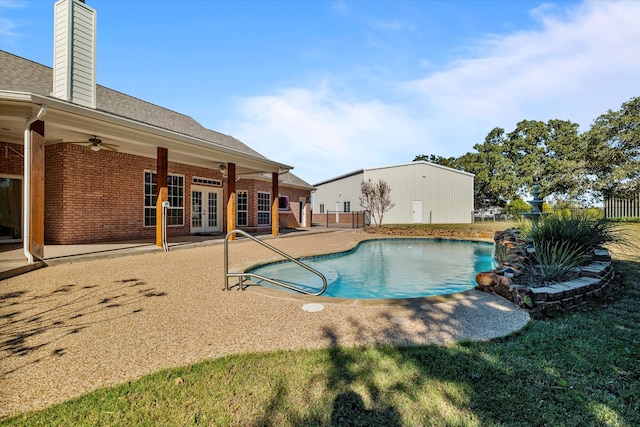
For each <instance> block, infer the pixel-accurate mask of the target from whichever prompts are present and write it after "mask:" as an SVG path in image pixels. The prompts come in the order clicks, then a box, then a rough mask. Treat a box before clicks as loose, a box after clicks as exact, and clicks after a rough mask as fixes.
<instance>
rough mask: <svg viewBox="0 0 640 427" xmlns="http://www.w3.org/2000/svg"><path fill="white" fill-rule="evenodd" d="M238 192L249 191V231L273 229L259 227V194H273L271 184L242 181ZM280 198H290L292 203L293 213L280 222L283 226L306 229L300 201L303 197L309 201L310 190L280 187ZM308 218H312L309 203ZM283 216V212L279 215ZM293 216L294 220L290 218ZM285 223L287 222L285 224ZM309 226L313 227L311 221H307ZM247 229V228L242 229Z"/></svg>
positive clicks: (239, 183) (268, 226) (237, 185)
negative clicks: (301, 214)
mask: <svg viewBox="0 0 640 427" xmlns="http://www.w3.org/2000/svg"><path fill="white" fill-rule="evenodd" d="M236 190H238V191H247V198H248V209H249V212H248V226H247V227H246V228H247V229H251V230H262V229H267V228H271V225H266V226H260V227H258V193H259V192H261V193H269V194H271V182H266V181H255V180H247V179H241V180H240V181H238V182H237V183H236ZM278 193H279V194H278V197H280V196H288V197H289V202H290V209H291V212H290V213H288V214H286V215H284V216H285V217H287V218H283V219H282V220H281V221H280V224H281V225H282V226H286V227H290V228H293V227H294V226H295V227H301V226H302V227H304V226H305V225H301V224H300V202H299V199H300V198H301V197H305V198H306V199H307V200H308V199H309V197H310V195H311V193H310V191H309V190H301V189H296V188H288V187H283V186H279V187H278ZM271 200H272V201H273V194H271ZM307 209H309V210H308V211H307V218H310V216H311V215H310V212H311V211H310V205H309V203H307ZM279 215H280V216H283V213H282V212H281V213H280V214H279ZM291 215H293V219H292V218H290V216H291ZM283 221H285V222H286V224H285V223H283ZM307 222H308V223H309V224H308V225H306V226H311V224H310V219H309V220H308V221H307ZM242 228H245V227H242Z"/></svg>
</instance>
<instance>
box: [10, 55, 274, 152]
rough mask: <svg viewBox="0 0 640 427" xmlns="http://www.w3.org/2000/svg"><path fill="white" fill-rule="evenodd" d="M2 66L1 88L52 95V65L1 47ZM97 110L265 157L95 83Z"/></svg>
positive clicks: (186, 119) (188, 120)
mask: <svg viewBox="0 0 640 427" xmlns="http://www.w3.org/2000/svg"><path fill="white" fill-rule="evenodd" d="M0 65H1V68H2V73H0V89H2V90H10V91H16V92H27V93H33V94H36V95H42V96H51V92H52V90H53V69H52V68H50V67H47V66H45V65H42V64H38V63H37V62H33V61H30V60H28V59H24V58H21V57H19V56H16V55H13V54H11V53H9V52H5V51H2V50H0ZM96 110H98V111H102V112H105V113H108V114H112V115H114V116H119V117H123V118H127V119H130V120H134V121H136V122H140V123H144V124H147V125H151V126H155V127H158V128H161V129H165V130H169V131H173V132H176V133H179V134H182V135H187V136H190V137H194V138H198V139H202V140H204V141H208V142H212V143H214V144H218V145H221V146H223V147H227V148H231V149H234V150H238V151H240V152H243V153H246V154H251V155H253V156H258V157H262V158H265V157H264V156H263V155H262V154H260V153H258V152H257V151H255V150H253V149H252V148H250V147H249V146H247V145H246V144H244V143H242V142H241V141H239V140H237V139H235V138H234V137H232V136H229V135H224V134H222V133H219V132H215V131H212V130H210V129H207V128H205V127H203V126H202V125H201V124H200V123H198V122H197V121H195V120H194V119H192V118H191V117H189V116H186V115H184V114H180V113H176V112H175V111H171V110H169V109H167V108H163V107H160V106H158V105H154V104H151V103H149V102H145V101H142V100H141V99H138V98H134V97H132V96H129V95H125V94H124V93H121V92H118V91H115V90H112V89H109V88H106V87H104V86H100V85H96Z"/></svg>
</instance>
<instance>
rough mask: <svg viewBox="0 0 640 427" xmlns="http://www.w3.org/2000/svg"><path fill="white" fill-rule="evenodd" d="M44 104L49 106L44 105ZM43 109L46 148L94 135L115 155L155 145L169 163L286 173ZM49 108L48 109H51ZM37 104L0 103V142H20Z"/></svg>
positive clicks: (152, 151)
mask: <svg viewBox="0 0 640 427" xmlns="http://www.w3.org/2000/svg"><path fill="white" fill-rule="evenodd" d="M47 101H49V102H47ZM43 102H44V103H46V104H47V106H48V111H47V114H46V115H45V116H44V117H43V121H44V122H45V141H46V143H47V145H52V144H58V143H70V142H75V143H79V142H83V141H86V142H87V146H86V149H87V150H90V148H89V138H92V137H93V136H94V135H95V136H96V137H97V138H99V139H101V140H102V142H103V143H104V144H113V145H117V146H118V148H117V151H118V152H121V153H127V154H133V155H137V156H143V157H149V158H154V159H155V158H156V154H157V147H164V148H167V149H168V153H169V161H170V162H177V163H183V164H188V165H195V166H200V167H205V168H210V169H218V167H219V166H220V164H221V163H230V162H232V163H235V164H236V173H237V174H251V173H260V172H280V171H282V170H288V169H291V167H290V166H287V165H283V164H280V163H277V162H274V161H272V160H269V159H267V158H264V157H258V156H255V155H250V154H246V153H242V152H239V151H236V150H233V149H230V148H227V147H223V146H217V145H216V144H214V143H211V142H208V141H203V140H198V139H196V138H193V137H189V136H186V135H181V134H178V133H175V132H170V131H167V130H163V129H159V128H155V127H152V126H148V125H144V124H140V123H136V122H132V121H130V120H127V119H122V118H118V117H114V116H112V115H109V114H104V113H100V112H96V111H89V112H88V113H89V114H82V112H83V110H85V109H81V108H80V109H79V108H77V107H75V106H73V107H72V108H71V110H74V109H77V110H79V111H69V109H67V110H64V109H59V108H56V106H55V104H56V101H55V100H54V101H53V102H51V100H50V99H47V100H44V101H43ZM51 104H54V105H51ZM38 109H39V104H36V103H34V102H33V101H32V102H30V103H25V102H14V101H10V102H0V141H5V142H10V143H15V144H22V143H23V137H24V125H25V122H26V119H27V117H30V116H33V115H35V114H36V113H37V110H38Z"/></svg>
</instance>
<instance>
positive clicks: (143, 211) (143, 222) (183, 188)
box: [142, 169, 187, 228]
mask: <svg viewBox="0 0 640 427" xmlns="http://www.w3.org/2000/svg"><path fill="white" fill-rule="evenodd" d="M147 173H151V174H155V175H156V194H153V195H152V196H153V197H157V189H158V178H157V175H158V172H157V171H155V170H151V169H145V170H144V171H143V172H142V184H143V185H144V184H145V180H144V179H145V175H146V174H147ZM167 175H168V176H178V177H182V206H181V207H180V206H178V207H176V206H171V207H170V208H169V209H180V210H182V224H173V225H167V227H184V224H185V209H184V204H185V200H186V186H187V185H186V176H185V175H183V174H179V173H168V174H167ZM167 187H168V186H167ZM145 191H146V190H145ZM167 192H168V188H167ZM146 196H147V194H146V192H145V193H144V194H143V197H145V198H146ZM148 208H153V209H155V208H156V206H155V205H154V206H147V204H146V203H145V204H144V206H143V208H142V224H143V227H144V228H155V227H156V226H155V225H147V223H146V218H145V215H144V213H145V210H146V209H148ZM157 221H158V219H157V218H156V223H157Z"/></svg>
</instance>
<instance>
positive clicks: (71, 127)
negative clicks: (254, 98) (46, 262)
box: [0, 0, 313, 262]
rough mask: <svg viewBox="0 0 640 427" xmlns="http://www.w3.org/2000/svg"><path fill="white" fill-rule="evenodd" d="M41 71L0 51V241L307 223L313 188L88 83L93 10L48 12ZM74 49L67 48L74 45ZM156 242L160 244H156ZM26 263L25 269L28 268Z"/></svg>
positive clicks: (158, 111)
mask: <svg viewBox="0 0 640 427" xmlns="http://www.w3.org/2000/svg"><path fill="white" fill-rule="evenodd" d="M55 20H56V34H55V38H56V42H55V46H56V47H55V49H56V51H55V52H54V67H53V68H50V67H47V66H44V65H41V64H38V63H35V62H32V61H29V60H27V59H24V58H21V57H18V56H15V55H13V54H11V53H8V52H4V51H0V66H1V68H2V73H0V242H2V241H17V240H23V241H24V246H25V255H27V257H28V258H29V254H32V255H35V256H37V257H42V256H43V246H44V243H45V242H46V243H47V244H78V243H91V242H104V241H116V240H129V239H147V238H154V237H155V238H156V242H157V243H158V242H159V235H160V233H161V226H160V223H161V221H159V220H158V218H160V216H161V215H162V213H163V207H162V202H169V207H168V208H167V209H166V218H167V224H168V226H167V234H168V235H169V236H180V235H189V234H197V233H224V232H227V231H229V230H231V229H234V228H239V229H243V230H245V231H249V232H258V231H271V233H272V234H274V235H277V234H278V233H279V228H280V227H281V226H284V227H309V226H310V225H311V214H310V204H309V199H310V194H311V190H313V187H311V186H310V185H309V184H307V183H306V182H304V181H303V180H301V179H300V178H298V177H296V176H295V175H293V174H292V173H291V172H290V169H292V167H291V166H288V165H284V164H281V163H278V162H276V161H273V160H270V159H267V158H266V157H264V156H262V155H261V154H259V153H257V152H256V151H254V150H252V149H251V148H250V147H248V146H247V145H245V144H244V143H242V142H241V141H239V140H237V139H235V138H233V137H231V136H228V135H224V134H221V133H218V132H215V131H212V130H209V129H206V128H204V127H203V126H202V125H200V124H199V123H198V122H196V121H195V120H194V119H192V118H191V117H188V116H185V115H183V114H180V113H177V112H174V111H171V110H168V109H166V108H162V107H160V106H157V105H154V104H151V103H148V102H145V101H142V100H140V99H137V98H134V97H131V96H128V95H125V94H123V93H120V92H117V91H115V90H112V89H109V88H106V87H103V86H100V85H97V84H96V83H95V52H94V50H95V30H94V31H86V32H82V31H76V30H75V29H74V28H73V25H76V24H75V23H76V22H81V23H82V24H83V25H84V27H87V28H92V29H93V28H95V11H94V10H93V9H91V8H90V7H88V6H87V5H85V4H84V3H83V2H82V1H81V0H60V1H58V2H57V3H56V4H55ZM76 46H77V47H76ZM158 244H159V243H158ZM30 262H32V261H31V260H30Z"/></svg>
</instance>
